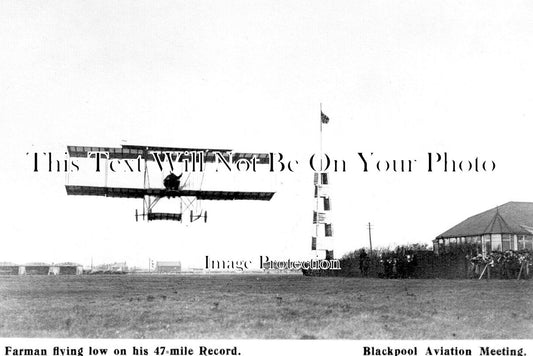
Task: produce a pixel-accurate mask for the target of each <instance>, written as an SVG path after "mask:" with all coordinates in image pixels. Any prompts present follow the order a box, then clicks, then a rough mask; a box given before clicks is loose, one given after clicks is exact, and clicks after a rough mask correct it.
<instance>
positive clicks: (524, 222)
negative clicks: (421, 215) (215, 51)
mask: <svg viewBox="0 0 533 356" xmlns="http://www.w3.org/2000/svg"><path fill="white" fill-rule="evenodd" d="M484 234H517V235H533V203H529V202H514V201H510V202H508V203H506V204H503V205H500V206H498V207H496V208H492V209H490V210H487V211H484V212H482V213H479V214H477V215H474V216H471V217H469V218H468V219H466V220H464V221H463V222H461V223H459V224H457V225H455V226H454V227H452V228H451V229H449V230H447V231H445V232H444V233H442V234H440V235H439V236H437V238H442V237H463V236H479V235H484Z"/></svg>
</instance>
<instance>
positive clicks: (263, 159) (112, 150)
mask: <svg viewBox="0 0 533 356" xmlns="http://www.w3.org/2000/svg"><path fill="white" fill-rule="evenodd" d="M67 150H68V153H69V156H70V157H84V158H86V157H87V154H88V153H89V152H102V153H107V154H108V155H109V158H110V159H115V158H120V159H136V158H137V157H139V156H141V158H142V159H146V160H148V161H153V160H154V159H155V158H154V152H204V159H205V162H206V163H212V162H215V161H216V159H217V155H222V156H223V157H224V158H225V159H226V160H228V158H229V155H230V154H231V155H232V158H233V160H234V161H237V160H239V159H241V158H246V159H251V158H252V157H255V158H256V162H257V163H258V164H268V163H269V162H270V158H269V155H268V154H267V153H247V152H233V151H232V150H228V149H212V148H181V147H157V146H138V145H122V147H92V146H67ZM186 157H187V156H182V157H180V159H179V161H183V160H184V159H185V158H186ZM219 158H220V157H219Z"/></svg>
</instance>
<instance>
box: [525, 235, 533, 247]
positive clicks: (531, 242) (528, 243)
mask: <svg viewBox="0 0 533 356" xmlns="http://www.w3.org/2000/svg"><path fill="white" fill-rule="evenodd" d="M524 237H525V244H524V248H525V249H527V250H533V236H524Z"/></svg>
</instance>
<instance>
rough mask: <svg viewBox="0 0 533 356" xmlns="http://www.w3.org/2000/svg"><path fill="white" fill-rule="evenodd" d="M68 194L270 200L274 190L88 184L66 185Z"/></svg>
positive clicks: (115, 196) (116, 196)
mask: <svg viewBox="0 0 533 356" xmlns="http://www.w3.org/2000/svg"><path fill="white" fill-rule="evenodd" d="M65 188H66V189H67V194H68V195H94V196H103V197H110V198H139V199H142V198H144V197H145V196H147V195H148V196H152V197H161V198H164V197H169V198H175V197H194V198H196V199H199V200H270V199H272V197H273V196H274V192H240V191H223V190H188V189H182V190H167V189H163V188H118V187H96V186H89V185H66V186H65Z"/></svg>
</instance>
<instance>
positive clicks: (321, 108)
mask: <svg viewBox="0 0 533 356" xmlns="http://www.w3.org/2000/svg"><path fill="white" fill-rule="evenodd" d="M320 172H321V173H322V103H320Z"/></svg>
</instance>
